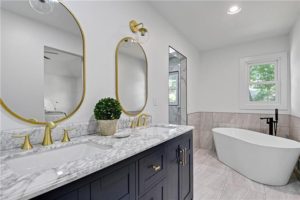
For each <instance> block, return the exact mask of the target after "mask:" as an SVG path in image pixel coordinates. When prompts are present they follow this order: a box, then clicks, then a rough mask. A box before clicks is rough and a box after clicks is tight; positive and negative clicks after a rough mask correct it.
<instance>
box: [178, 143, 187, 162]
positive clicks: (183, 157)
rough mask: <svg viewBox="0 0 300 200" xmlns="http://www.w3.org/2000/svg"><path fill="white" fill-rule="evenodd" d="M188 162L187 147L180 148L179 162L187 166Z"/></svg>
mask: <svg viewBox="0 0 300 200" xmlns="http://www.w3.org/2000/svg"><path fill="white" fill-rule="evenodd" d="M186 163H187V149H186V148H181V147H180V148H179V164H180V165H182V166H185V165H186Z"/></svg>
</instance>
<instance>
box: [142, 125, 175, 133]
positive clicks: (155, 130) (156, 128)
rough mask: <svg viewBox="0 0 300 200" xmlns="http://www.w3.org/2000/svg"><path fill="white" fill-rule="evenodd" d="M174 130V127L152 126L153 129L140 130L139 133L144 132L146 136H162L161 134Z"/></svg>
mask: <svg viewBox="0 0 300 200" xmlns="http://www.w3.org/2000/svg"><path fill="white" fill-rule="evenodd" d="M175 128H176V127H173V126H168V127H162V126H153V127H149V128H145V129H142V130H141V132H145V133H148V134H162V133H169V131H171V130H173V129H175Z"/></svg>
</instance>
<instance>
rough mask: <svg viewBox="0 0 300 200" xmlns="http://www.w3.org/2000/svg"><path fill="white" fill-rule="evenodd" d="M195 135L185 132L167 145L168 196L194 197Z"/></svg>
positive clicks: (181, 199) (176, 199) (174, 198)
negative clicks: (193, 142)
mask: <svg viewBox="0 0 300 200" xmlns="http://www.w3.org/2000/svg"><path fill="white" fill-rule="evenodd" d="M192 141H193V137H192V132H190V133H187V134H184V135H183V136H181V137H180V138H178V139H177V140H175V141H174V142H171V143H169V144H168V147H167V166H168V170H167V173H168V176H167V182H168V185H167V187H168V198H169V199H172V200H191V199H192V198H193V144H192Z"/></svg>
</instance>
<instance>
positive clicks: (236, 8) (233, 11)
mask: <svg viewBox="0 0 300 200" xmlns="http://www.w3.org/2000/svg"><path fill="white" fill-rule="evenodd" d="M241 10H242V8H241V7H239V6H237V5H234V6H231V7H230V8H229V9H228V10H227V14H228V15H234V14H237V13H239V12H241Z"/></svg>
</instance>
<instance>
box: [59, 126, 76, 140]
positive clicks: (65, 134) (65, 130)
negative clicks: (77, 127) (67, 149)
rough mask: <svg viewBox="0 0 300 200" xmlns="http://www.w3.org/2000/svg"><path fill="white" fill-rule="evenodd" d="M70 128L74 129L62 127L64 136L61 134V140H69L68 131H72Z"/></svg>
mask: <svg viewBox="0 0 300 200" xmlns="http://www.w3.org/2000/svg"><path fill="white" fill-rule="evenodd" d="M72 130H74V128H72V129H64V136H63V138H62V140H61V142H70V141H71V139H70V137H69V131H72Z"/></svg>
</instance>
